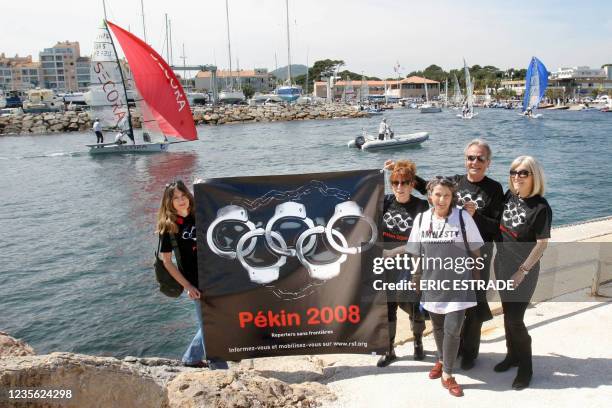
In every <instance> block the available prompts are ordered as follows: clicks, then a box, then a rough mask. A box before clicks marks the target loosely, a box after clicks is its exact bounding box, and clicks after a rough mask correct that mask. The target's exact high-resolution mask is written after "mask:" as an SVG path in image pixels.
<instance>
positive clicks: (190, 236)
mask: <svg viewBox="0 0 612 408" xmlns="http://www.w3.org/2000/svg"><path fill="white" fill-rule="evenodd" d="M176 223H177V224H178V227H179V231H178V233H177V234H176V235H175V238H176V242H177V244H178V249H179V252H180V254H181V268H180V270H181V273H182V274H183V276H184V277H185V279H187V280H188V281H189V283H191V284H192V285H193V286H195V287H196V288H197V287H198V252H197V250H198V246H197V242H196V227H195V219H194V217H193V216H192V215H188V216H187V217H181V216H178V217H177V219H176ZM160 252H172V241H171V240H170V234H168V233H165V234H163V235H162V243H161V249H160Z"/></svg>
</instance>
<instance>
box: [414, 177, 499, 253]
mask: <svg viewBox="0 0 612 408" xmlns="http://www.w3.org/2000/svg"><path fill="white" fill-rule="evenodd" d="M451 179H452V180H453V181H454V182H455V183H457V197H458V198H459V201H458V203H457V204H458V205H459V207H463V205H464V204H465V203H467V202H469V201H473V202H474V203H476V212H475V213H474V217H473V218H474V221H475V222H476V226H477V227H478V232H480V235H481V236H482V239H483V240H484V242H493V241H498V240H499V221H500V219H501V215H502V211H503V207H504V190H503V189H502V186H501V184H499V183H498V182H497V181H495V180H493V179H490V178H489V177H487V176H485V177H484V178H483V179H482V180H481V181H479V182H477V183H473V182H471V181H469V180H468V178H467V175H465V174H462V175H460V174H457V175H455V176H453V177H451ZM426 185H427V184H426V181H425V180H423V179H422V178H420V177H417V184H416V188H417V191H419V192H420V193H422V194H427V190H426Z"/></svg>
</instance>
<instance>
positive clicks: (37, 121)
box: [0, 104, 368, 135]
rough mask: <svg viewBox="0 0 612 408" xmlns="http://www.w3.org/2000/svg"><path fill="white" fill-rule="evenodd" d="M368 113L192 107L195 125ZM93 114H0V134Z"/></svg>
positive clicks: (73, 128)
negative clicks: (0, 115) (1, 115)
mask: <svg viewBox="0 0 612 408" xmlns="http://www.w3.org/2000/svg"><path fill="white" fill-rule="evenodd" d="M132 116H133V125H134V127H135V128H140V127H141V120H140V116H139V113H138V112H137V111H136V110H133V111H132ZM367 116H368V113H367V112H364V111H357V110H356V109H355V108H354V107H353V106H351V105H346V104H325V105H260V106H214V107H212V106H211V107H197V108H195V109H194V110H193V120H194V122H195V123H196V125H222V124H225V123H244V122H276V121H291V120H313V119H332V118H360V117H367ZM91 125H92V118H91V117H90V114H89V113H87V112H74V111H65V112H56V113H54V112H48V113H38V114H34V113H27V114H20V115H14V116H3V117H0V135H19V134H47V133H65V132H77V131H81V132H82V131H85V130H89V129H90V128H91Z"/></svg>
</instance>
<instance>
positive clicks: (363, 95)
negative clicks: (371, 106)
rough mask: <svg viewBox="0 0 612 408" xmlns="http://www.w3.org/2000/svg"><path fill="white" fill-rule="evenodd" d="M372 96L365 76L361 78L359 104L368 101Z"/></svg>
mask: <svg viewBox="0 0 612 408" xmlns="http://www.w3.org/2000/svg"><path fill="white" fill-rule="evenodd" d="M369 96H370V87H369V86H368V81H366V79H365V76H364V75H362V76H361V86H360V87H359V102H360V103H364V102H366V101H367V100H368V97H369Z"/></svg>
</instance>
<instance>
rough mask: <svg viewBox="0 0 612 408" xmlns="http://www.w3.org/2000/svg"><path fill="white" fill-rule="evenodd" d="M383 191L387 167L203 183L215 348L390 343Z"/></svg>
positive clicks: (203, 243) (202, 265) (205, 276)
mask: <svg viewBox="0 0 612 408" xmlns="http://www.w3.org/2000/svg"><path fill="white" fill-rule="evenodd" d="M383 192H384V184H383V178H382V174H381V173H380V171H379V170H360V171H351V172H335V173H318V174H300V175H285V176H265V177H234V178H223V179H210V180H205V181H204V182H203V183H199V184H196V185H195V198H196V220H197V234H198V235H197V239H198V270H199V282H200V289H201V290H202V293H203V294H204V297H203V299H204V300H203V302H202V314H203V320H204V333H205V344H206V354H207V357H208V358H212V359H215V358H222V359H226V360H236V359H241V358H253V357H264V356H282V355H297V354H322V353H376V352H378V353H379V352H383V351H384V350H385V349H386V348H387V346H388V330H387V305H386V299H385V298H384V296H385V295H384V293H381V292H377V291H375V290H373V288H372V279H373V277H374V275H373V274H372V266H373V265H372V264H373V259H374V258H375V257H379V256H380V255H381V248H380V247H379V246H378V245H376V243H377V242H379V241H380V240H379V228H378V225H379V220H380V218H381V214H380V212H381V208H382V200H383Z"/></svg>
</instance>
